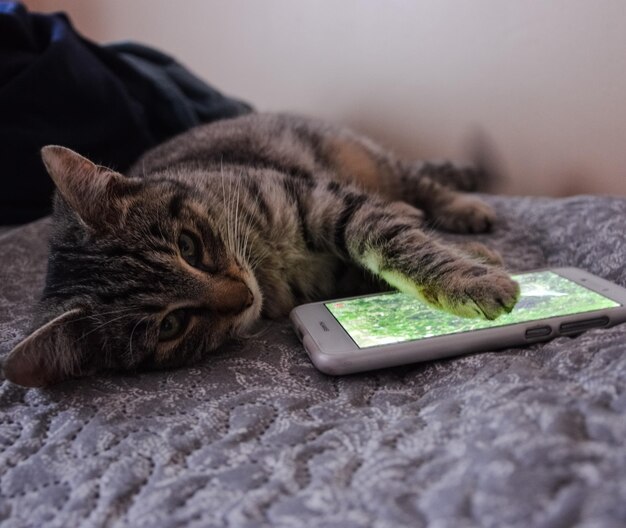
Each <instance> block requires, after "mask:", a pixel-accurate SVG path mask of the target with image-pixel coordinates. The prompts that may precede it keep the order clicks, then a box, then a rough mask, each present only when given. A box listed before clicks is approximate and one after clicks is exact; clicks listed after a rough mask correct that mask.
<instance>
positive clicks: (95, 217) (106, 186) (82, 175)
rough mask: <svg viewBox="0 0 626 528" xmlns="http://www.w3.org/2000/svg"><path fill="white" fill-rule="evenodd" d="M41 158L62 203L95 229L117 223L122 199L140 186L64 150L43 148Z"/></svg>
mask: <svg viewBox="0 0 626 528" xmlns="http://www.w3.org/2000/svg"><path fill="white" fill-rule="evenodd" d="M41 158H42V160H43V163H44V165H45V166H46V169H47V171H48V173H49V174H50V176H51V178H52V179H53V180H54V183H55V184H56V187H57V189H58V191H59V193H60V194H61V196H62V197H63V199H64V200H65V201H66V202H67V204H68V205H69V206H70V207H71V208H72V209H73V210H74V212H76V214H78V216H79V217H80V218H81V220H82V221H83V222H84V223H85V224H87V225H88V226H90V227H93V228H95V229H98V228H100V227H102V226H103V225H105V224H107V223H111V222H115V220H116V219H119V206H121V205H123V199H124V197H125V196H127V195H129V194H131V193H132V192H133V190H135V189H137V187H138V185H139V182H138V181H137V180H135V179H129V178H125V177H124V176H122V175H121V174H119V173H118V172H115V171H113V170H111V169H107V168H106V167H102V166H100V165H96V164H95V163H93V162H91V161H89V160H88V159H87V158H84V157H83V156H81V155H80V154H77V153H76V152H74V151H73V150H70V149H68V148H65V147H59V146H57V145H48V146H47V147H43V148H42V149H41Z"/></svg>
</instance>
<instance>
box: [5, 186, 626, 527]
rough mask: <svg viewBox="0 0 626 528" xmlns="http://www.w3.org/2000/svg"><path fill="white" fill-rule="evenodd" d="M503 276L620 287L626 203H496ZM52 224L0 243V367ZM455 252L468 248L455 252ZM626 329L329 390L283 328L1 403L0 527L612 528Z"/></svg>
mask: <svg viewBox="0 0 626 528" xmlns="http://www.w3.org/2000/svg"><path fill="white" fill-rule="evenodd" d="M490 202H491V203H493V204H494V205H495V206H496V207H497V209H498V211H499V213H500V218H501V222H500V224H499V225H498V228H497V230H496V232H495V233H494V234H492V235H489V236H480V237H475V238H476V239H477V240H481V241H483V242H485V243H487V244H489V245H491V246H492V247H495V248H497V249H499V250H500V251H501V252H502V253H503V255H504V256H505V259H506V261H507V263H508V265H509V267H510V268H512V269H514V270H527V269H533V268H538V267H542V266H546V265H557V266H558V265H574V266H578V267H581V268H584V269H587V270H589V271H591V272H592V273H595V274H597V275H600V276H602V277H605V278H607V279H610V280H612V281H615V282H617V283H619V284H621V285H622V286H626V267H625V265H624V262H625V260H626V237H625V236H624V235H625V233H626V200H623V199H617V198H598V197H577V198H571V199H566V200H551V199H537V198H491V199H490ZM47 232H48V224H47V221H45V220H44V221H40V222H38V223H35V224H31V225H29V226H27V227H24V228H21V229H19V230H16V231H13V232H10V233H8V234H6V235H4V236H3V237H2V238H1V239H0V249H1V250H0V270H1V281H0V343H1V344H0V355H5V354H6V353H7V352H8V351H9V350H10V349H11V348H12V347H13V346H14V345H15V344H16V343H17V342H18V341H19V340H20V339H21V338H22V336H23V334H24V331H25V330H26V329H27V327H28V322H29V317H30V313H31V310H32V303H33V302H34V300H35V298H36V296H37V295H38V293H39V291H40V288H41V285H42V280H43V275H44V272H45V257H46V249H45V242H44V241H45V237H46V234H47ZM449 238H451V239H454V240H460V239H463V238H464V237H461V236H453V237H449ZM625 349H626V325H621V326H617V327H614V328H612V329H605V330H595V331H590V332H587V333H585V334H583V335H581V336H579V337H576V338H559V339H556V340H554V341H552V342H550V343H548V344H541V345H534V346H530V347H527V348H524V349H510V350H504V351H501V352H487V353H483V354H475V355H471V356H465V357H460V358H455V359H450V360H445V361H437V362H431V363H427V364H421V365H419V364H418V365H411V366H406V367H398V368H394V369H389V370H384V371H378V372H371V373H365V374H359V375H352V376H345V377H340V378H332V377H328V376H325V375H323V374H321V373H318V372H317V371H316V370H315V369H314V368H313V366H312V365H311V363H310V362H309V360H308V359H307V357H306V354H305V353H304V351H303V349H302V347H301V346H300V344H299V343H298V341H297V339H296V337H295V335H294V334H293V333H292V331H291V329H290V327H289V324H288V322H287V321H286V320H283V321H278V322H269V323H267V324H266V325H265V327H264V328H263V329H262V330H261V332H260V333H259V334H258V335H257V336H256V337H254V338H253V339H250V340H249V341H247V342H243V343H235V344H232V345H230V346H228V347H227V348H225V349H223V350H222V351H220V352H219V353H218V354H216V355H215V357H214V358H213V359H212V360H211V361H207V362H206V363H205V364H202V365H199V366H197V367H196V368H191V369H184V370H178V371H171V372H164V373H163V372H162V373H154V374H144V375H140V376H136V377H133V376H119V375H117V376H114V375H110V376H108V375H102V376H98V377H95V378H90V379H84V380H77V381H72V382H68V383H65V384H63V385H61V386H58V387H55V388H51V389H46V390H26V389H23V388H20V387H17V386H14V385H11V384H9V383H8V382H2V384H1V385H0V446H1V447H0V522H1V523H2V525H3V526H6V527H7V528H8V527H18V526H63V527H69V526H79V525H81V526H132V527H144V526H145V527H160V526H197V527H207V526H237V527H248V526H249V527H252V526H279V527H294V526H306V527H324V528H327V527H342V528H349V527H369V526H374V527H381V528H382V527H396V526H403V525H406V526H412V527H421V526H441V527H447V526H450V527H466V526H468V527H469V526H494V527H496V526H507V527H524V528H526V527H528V526H542V527H561V526H563V527H564V526H572V525H576V526H584V527H589V528H591V527H613V526H614V527H618V526H624V525H625V524H626V476H625V475H626V449H625V448H624V445H625V440H624V439H625V438H626V390H625V388H626V354H624V351H625Z"/></svg>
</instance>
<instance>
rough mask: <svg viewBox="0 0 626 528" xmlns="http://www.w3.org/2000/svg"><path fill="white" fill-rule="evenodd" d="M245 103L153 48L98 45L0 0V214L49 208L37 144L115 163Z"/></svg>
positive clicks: (25, 216)
mask: <svg viewBox="0 0 626 528" xmlns="http://www.w3.org/2000/svg"><path fill="white" fill-rule="evenodd" d="M251 110H252V108H251V107H250V106H249V105H248V104H246V103H243V102H241V101H238V100H236V99H232V98H229V97H226V96H224V95H222V94H221V93H220V92H218V91H217V90H215V89H214V88H212V87H211V86H209V85H207V84H206V83H205V82H204V81H202V80H201V79H199V78H198V77H196V76H195V75H193V74H192V73H191V72H189V71H188V70H187V69H185V68H184V67H183V66H181V65H180V64H179V63H177V62H176V61H175V60H174V59H173V58H172V57H170V56H168V55H166V54H164V53H162V52H160V51H157V50H154V49H151V48H148V47H146V46H143V45H141V44H133V43H123V44H113V45H108V46H100V45H97V44H95V43H93V42H90V41H89V40H87V39H85V38H84V37H82V36H81V35H80V34H78V33H77V32H76V30H75V29H74V28H73V26H72V24H71V22H70V20H69V19H68V17H67V16H66V15H64V14H62V13H55V14H50V15H48V14H46V15H44V14H37V13H30V12H28V11H27V10H26V8H25V7H24V6H23V5H22V4H20V3H18V2H0V116H2V119H0V178H1V180H0V181H1V184H2V192H1V193H0V224H12V223H20V222H25V221H29V220H32V219H34V218H38V217H40V216H43V215H45V214H47V213H48V212H49V209H50V205H51V194H52V191H53V184H52V181H51V179H50V178H49V176H48V175H47V174H46V172H45V169H44V167H43V164H42V163H41V160H40V157H39V149H40V148H41V147H42V146H44V145H48V144H59V145H63V146H66V147H69V148H71V149H74V150H76V151H77V152H80V153H81V154H83V155H85V156H87V157H89V158H90V159H92V160H93V161H95V162H97V163H100V164H102V165H106V166H109V167H113V168H115V169H117V170H120V171H123V170H125V169H126V168H127V167H128V166H129V165H130V164H131V163H132V162H133V161H134V160H135V159H136V158H137V157H139V155H140V154H141V153H142V152H144V151H145V150H147V149H148V148H150V147H152V146H154V145H156V144H158V143H160V142H162V141H164V140H165V139H167V138H169V137H171V136H173V135H175V134H178V133H180V132H183V131H185V130H187V129H188V128H191V127H193V126H195V125H198V124H200V123H206V122H210V121H214V120H217V119H222V118H228V117H235V116H238V115H241V114H245V113H248V112H250V111H251Z"/></svg>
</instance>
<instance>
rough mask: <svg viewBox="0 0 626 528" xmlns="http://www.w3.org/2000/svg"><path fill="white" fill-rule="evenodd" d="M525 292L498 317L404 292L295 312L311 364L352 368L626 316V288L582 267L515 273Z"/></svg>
mask: <svg viewBox="0 0 626 528" xmlns="http://www.w3.org/2000/svg"><path fill="white" fill-rule="evenodd" d="M513 278H514V279H515V280H516V281H517V282H518V283H519V285H520V290H521V295H520V299H519V301H518V303H517V305H516V306H515V308H514V309H513V311H511V313H509V314H505V315H502V316H500V317H498V318H497V319H496V320H494V321H487V320H484V319H467V318H463V317H457V316H454V315H451V314H448V313H445V312H442V311H440V310H436V309H434V308H431V307H429V306H428V305H427V304H425V303H424V302H422V301H420V300H418V299H416V298H415V297H412V296H410V295H407V294H404V293H400V292H385V293H378V294H374V295H365V296H360V297H351V298H348V299H338V300H333V301H325V302H317V303H310V304H304V305H302V306H298V307H296V308H294V309H293V310H292V312H291V315H290V318H291V322H292V324H293V327H294V329H295V332H296V334H297V335H298V338H299V339H300V341H301V342H302V343H303V345H304V348H305V350H306V351H307V353H308V355H309V357H310V358H311V360H312V361H313V364H314V365H315V366H316V367H317V368H318V369H319V370H321V371H322V372H324V373H326V374H333V375H338V374H351V373H354V372H362V371H365V370H373V369H378V368H385V367H393V366H397V365H404V364H407V363H414V362H418V361H427V360H432V359H438V358H444V357H448V356H455V355H460V354H467V353H470V352H484V351H487V350H497V349H502V348H509V347H516V346H522V345H525V344H529V343H536V342H540V341H547V340H549V339H552V338H554V337H557V336H562V335H575V334H579V333H581V332H583V331H585V330H588V329H590V328H603V327H609V326H613V325H615V324H619V323H621V322H625V321H626V289H625V288H622V287H620V286H618V285H616V284H613V283H611V282H608V281H606V280H604V279H601V278H599V277H596V276H594V275H592V274H590V273H588V272H586V271H583V270H580V269H576V268H556V269H547V270H539V271H534V272H530V273H521V274H518V275H513Z"/></svg>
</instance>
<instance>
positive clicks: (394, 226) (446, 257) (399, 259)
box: [307, 182, 519, 319]
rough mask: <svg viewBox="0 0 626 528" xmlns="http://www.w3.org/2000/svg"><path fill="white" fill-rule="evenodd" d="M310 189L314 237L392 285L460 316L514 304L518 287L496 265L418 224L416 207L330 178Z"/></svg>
mask: <svg viewBox="0 0 626 528" xmlns="http://www.w3.org/2000/svg"><path fill="white" fill-rule="evenodd" d="M313 194H314V196H315V199H313V200H311V202H310V203H311V204H312V206H311V209H310V210H309V211H308V214H307V218H308V222H309V224H310V225H309V228H310V230H311V232H312V233H314V236H315V238H316V239H317V243H318V244H326V245H327V246H330V247H329V249H331V250H332V251H334V252H336V253H337V254H339V255H341V256H343V257H344V258H349V259H350V260H352V261H353V262H356V263H357V264H359V265H360V266H362V267H364V268H366V269H368V270H370V271H371V272H372V273H374V274H375V275H377V276H379V277H381V278H383V279H384V280H385V281H386V282H388V283H389V284H391V285H392V286H395V287H396V288H398V289H399V290H401V291H404V292H407V293H411V294H413V295H416V296H418V297H420V298H422V299H424V300H425V301H427V302H428V303H430V304H432V305H434V306H437V307H439V308H441V309H443V310H446V311H448V312H451V313H454V314H457V315H461V316H466V317H485V318H487V319H494V318H496V317H498V316H499V315H501V314H503V313H505V312H509V311H511V309H512V308H513V306H514V305H515V302H516V301H517V297H518V295H519V287H518V285H517V283H516V282H515V281H513V280H512V279H511V278H510V277H509V276H508V274H507V273H506V272H505V271H504V270H503V269H502V268H500V267H497V266H492V265H490V264H487V263H485V262H484V260H483V259H477V258H472V257H471V256H468V255H467V254H466V253H464V252H462V251H460V250H459V249H457V248H455V247H453V246H449V245H446V244H443V243H441V242H439V241H438V240H436V239H435V238H433V237H432V236H430V235H428V234H427V233H425V232H424V231H422V230H421V229H420V223H421V215H420V212H419V211H417V210H416V209H414V208H411V207H409V206H407V204H406V203H402V202H390V203H389V202H384V201H382V200H380V199H378V198H377V197H373V196H371V195H368V194H365V193H362V192H361V191H359V190H357V189H356V188H355V187H352V186H346V187H343V186H341V187H339V186H337V184H336V183H335V182H330V183H328V184H327V185H323V184H318V185H317V186H316V189H315V191H314V193H313Z"/></svg>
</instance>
